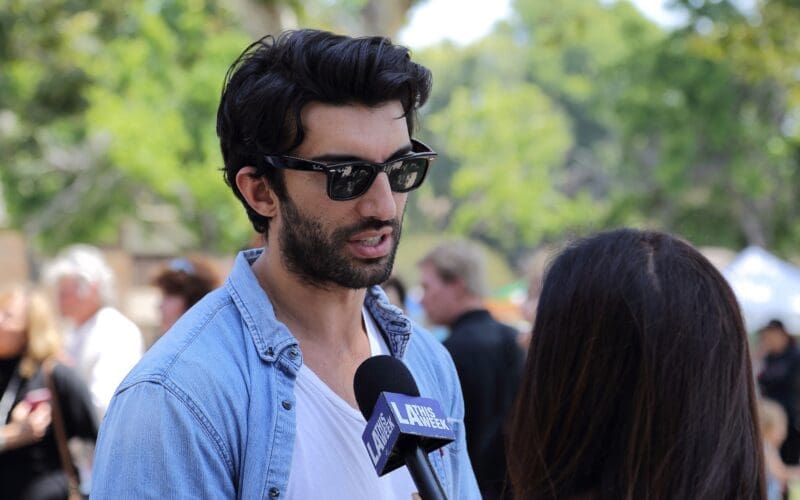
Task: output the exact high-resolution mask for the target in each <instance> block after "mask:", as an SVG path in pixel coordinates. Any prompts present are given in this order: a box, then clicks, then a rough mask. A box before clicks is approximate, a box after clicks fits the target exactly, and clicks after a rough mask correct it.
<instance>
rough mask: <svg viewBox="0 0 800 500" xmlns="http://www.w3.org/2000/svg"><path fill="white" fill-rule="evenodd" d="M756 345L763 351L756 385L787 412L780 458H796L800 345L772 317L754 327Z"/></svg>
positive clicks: (799, 441) (799, 442) (799, 448)
mask: <svg viewBox="0 0 800 500" xmlns="http://www.w3.org/2000/svg"><path fill="white" fill-rule="evenodd" d="M758 347H759V351H761V353H762V354H763V356H764V358H763V362H762V364H761V371H760V372H759V374H758V385H759V388H760V389H761V394H762V395H763V396H764V397H766V398H769V399H772V400H775V401H776V402H778V403H780V405H781V406H782V407H783V409H784V411H786V416H787V429H786V431H787V432H786V439H785V440H784V442H783V445H782V446H781V449H780V452H781V458H782V459H783V461H784V462H785V463H787V464H796V463H798V460H799V459H800V431H799V430H798V428H797V426H798V425H799V424H800V349H798V348H797V345H796V343H795V340H794V338H793V337H792V336H791V335H789V333H788V332H787V331H786V328H785V327H784V326H783V323H782V322H781V321H779V320H772V321H770V322H769V323H768V324H767V325H766V326H764V327H763V328H762V329H761V330H759V331H758Z"/></svg>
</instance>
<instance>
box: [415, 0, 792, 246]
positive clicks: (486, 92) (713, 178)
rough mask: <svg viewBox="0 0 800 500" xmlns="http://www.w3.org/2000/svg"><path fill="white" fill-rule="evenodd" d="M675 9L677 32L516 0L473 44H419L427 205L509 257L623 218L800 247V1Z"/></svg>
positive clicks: (701, 237)
mask: <svg viewBox="0 0 800 500" xmlns="http://www.w3.org/2000/svg"><path fill="white" fill-rule="evenodd" d="M674 4H675V8H680V9H686V10H688V14H689V15H688V19H689V22H688V24H687V26H686V27H684V28H681V29H677V30H675V31H672V32H667V31H664V30H663V29H661V28H659V27H657V26H655V25H654V24H653V23H652V22H650V21H648V20H646V19H645V18H644V17H643V16H642V15H641V14H640V13H638V12H637V11H636V10H635V9H634V8H633V7H632V6H631V5H630V4H628V3H627V2H624V1H619V2H599V1H598V2H586V1H583V0H567V1H565V2H558V3H557V4H553V3H546V2H538V1H535V0H517V1H516V2H515V3H514V10H515V13H514V14H513V15H512V17H511V20H510V21H509V22H508V23H505V24H502V25H500V26H498V27H497V28H496V29H495V30H494V32H493V33H492V35H491V36H489V37H487V38H485V39H483V40H481V41H480V42H478V43H476V44H474V45H473V46H470V47H466V48H463V49H461V48H458V47H455V46H452V45H442V46H439V47H436V48H433V49H429V50H426V51H424V52H423V53H422V54H421V57H422V58H423V60H424V61H425V62H426V63H427V64H428V65H429V66H430V67H431V68H432V69H433V71H434V75H435V81H436V84H435V86H434V96H433V97H432V99H431V103H430V107H429V109H428V115H427V116H426V117H425V118H426V121H425V123H426V126H427V130H426V131H425V133H427V134H429V135H430V136H431V137H432V139H431V142H433V143H434V146H436V147H438V148H439V149H441V150H442V152H443V155H442V158H441V162H439V164H437V165H436V166H435V168H434V169H433V171H432V172H431V176H432V182H431V185H430V186H429V188H428V189H427V191H423V192H422V193H421V194H420V196H419V203H418V205H419V208H420V211H421V212H423V213H428V214H432V217H430V218H432V219H433V220H434V221H436V224H437V226H435V228H436V229H439V230H441V229H445V230H449V231H451V232H456V233H466V234H467V235H470V236H473V237H478V238H481V239H483V240H486V241H490V242H492V243H493V244H495V245H499V246H501V247H502V248H503V249H504V250H505V251H506V252H507V254H508V255H509V256H514V255H518V254H519V253H521V252H522V251H524V249H525V248H526V247H530V246H534V245H538V244H539V243H541V242H543V241H546V240H548V239H553V238H560V237H562V236H563V235H564V234H565V233H570V232H575V231H578V232H581V231H584V230H587V229H598V228H601V227H605V226H615V225H620V224H632V225H640V226H648V227H653V228H660V229H665V230H671V231H676V232H678V233H680V234H683V235H686V236H687V237H689V238H690V239H692V241H695V242H696V243H699V244H714V245H728V246H732V247H734V248H739V247H741V246H742V245H745V244H748V243H749V244H760V245H763V246H767V247H770V248H772V249H773V250H777V251H779V252H783V253H786V252H790V251H791V249H792V248H793V247H794V248H796V247H797V245H798V243H799V242H800V229H798V228H800V196H799V195H798V192H799V191H798V189H800V149H799V148H798V136H800V98H798V95H800V80H799V79H798V77H797V75H798V72H799V71H800V37H797V36H796V33H797V32H796V27H797V26H800V5H798V4H797V2H794V1H789V0H770V1H766V0H765V1H762V2H759V3H758V4H756V6H755V7H754V9H753V10H751V11H748V12H742V11H740V10H738V8H737V7H736V5H735V4H734V3H730V2H725V1H718V2H717V1H714V2H703V1H702V0H686V1H676V2H674ZM499 55H501V56H499ZM537 117H538V118H539V119H540V120H541V123H542V124H543V125H542V126H541V127H540V128H538V129H537V128H536V127H535V126H533V124H532V123H533V121H535V120H536V118H537ZM445 196H451V197H452V203H450V204H445V203H441V199H442V198H443V197H445ZM412 213H414V212H412Z"/></svg>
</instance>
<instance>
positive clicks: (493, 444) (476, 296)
mask: <svg viewBox="0 0 800 500" xmlns="http://www.w3.org/2000/svg"><path fill="white" fill-rule="evenodd" d="M484 268H485V266H484V260H483V255H482V253H481V251H480V249H479V248H478V247H476V246H474V245H472V244H470V243H467V242H463V241H460V242H459V241H455V242H450V243H444V244H442V245H439V246H437V247H436V248H434V249H433V250H432V251H431V252H430V253H428V254H427V255H426V256H425V257H423V259H422V260H421V261H420V262H419V270H420V281H421V284H422V289H423V293H424V295H423V297H422V307H423V308H424V309H425V313H426V314H427V316H428V319H429V320H430V321H431V322H432V323H434V324H437V325H444V326H447V327H449V329H450V336H449V337H448V338H447V339H446V340H445V341H444V345H445V347H447V350H448V351H450V354H451V355H452V357H453V361H454V362H455V365H456V370H457V371H458V377H459V379H460V380H461V388H462V390H463V391H464V408H465V415H464V424H465V427H466V430H467V450H468V452H469V456H470V459H471V461H472V465H473V467H474V469H475V476H476V477H477V479H478V485H479V486H480V490H481V494H482V495H483V498H485V499H494V498H510V497H511V492H510V491H509V490H508V489H507V488H506V487H505V485H506V481H505V478H506V465H505V464H506V462H505V448H504V446H503V442H504V422H505V420H506V415H507V414H508V412H509V411H510V407H511V403H512V402H513V400H514V396H515V394H516V391H517V385H518V381H519V377H520V372H521V369H522V363H523V352H522V350H521V349H520V348H519V346H518V345H517V340H516V336H517V335H516V330H514V329H513V328H511V327H510V326H507V325H504V324H502V323H499V322H498V321H496V320H495V319H494V318H492V316H491V315H490V314H489V311H487V310H486V308H485V307H484V303H483V297H484V290H485V288H486V286H485V284H484V282H485V278H484V274H485V271H484Z"/></svg>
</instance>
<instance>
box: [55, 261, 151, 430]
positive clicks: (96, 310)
mask: <svg viewBox="0 0 800 500" xmlns="http://www.w3.org/2000/svg"><path fill="white" fill-rule="evenodd" d="M46 278H47V281H48V282H50V283H53V284H55V286H56V289H57V294H58V308H59V310H60V312H61V316H62V317H63V318H64V319H65V320H66V322H67V325H66V326H67V327H66V330H65V339H64V340H65V342H64V344H65V345H64V347H65V351H66V354H67V355H68V356H69V357H70V358H71V361H72V363H73V364H74V366H75V368H76V369H77V371H78V373H79V374H80V375H81V377H82V378H83V379H84V381H85V382H86V385H88V387H89V391H90V392H91V395H92V402H93V404H94V406H95V409H96V410H97V415H98V417H99V418H102V417H103V415H104V414H105V411H106V408H107V407H108V403H109V402H110V401H111V396H113V395H114V391H115V390H116V388H117V386H118V385H119V384H120V382H122V379H123V378H125V375H127V373H128V372H129V371H130V370H131V368H133V366H134V365H135V364H136V363H137V362H138V361H139V358H141V357H142V354H143V352H144V342H143V340H142V334H141V332H140V331H139V328H138V327H137V326H136V325H135V324H134V323H133V322H132V321H131V320H129V319H128V318H126V317H125V316H123V314H122V313H121V312H119V311H118V310H117V309H115V308H114V307H113V306H112V304H113V302H114V275H113V273H112V271H111V268H110V267H109V266H108V264H107V263H106V261H105V259H104V258H103V256H102V254H101V253H100V251H99V250H98V249H97V248H94V247H91V246H89V245H73V246H71V247H68V248H66V249H64V250H63V251H62V252H61V253H59V254H58V255H57V256H56V258H55V259H54V260H53V262H52V263H51V264H50V266H49V268H48V269H47V270H46Z"/></svg>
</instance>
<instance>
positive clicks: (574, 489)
mask: <svg viewBox="0 0 800 500" xmlns="http://www.w3.org/2000/svg"><path fill="white" fill-rule="evenodd" d="M756 415H757V413H756V405H755V390H754V385H753V377H752V373H751V367H750V357H749V352H748V345H747V336H746V333H745V329H744V325H743V323H742V318H741V314H740V311H739V307H738V305H737V302H736V298H735V296H734V294H733V292H732V291H731V289H730V287H729V286H728V285H727V283H726V282H725V280H724V278H723V277H722V275H721V274H720V273H719V272H718V271H717V270H716V269H715V268H714V267H713V266H712V265H711V263H709V261H708V260H707V259H706V258H705V257H703V256H702V255H701V254H700V253H699V252H698V251H697V250H695V249H694V248H693V247H692V246H691V245H689V244H687V243H685V242H684V241H681V240H679V239H676V238H674V237H672V236H669V235H666V234H663V233H658V232H653V231H638V230H631V229H622V230H616V231H610V232H605V233H600V234H598V235H596V236H594V237H591V238H588V239H585V240H581V241H578V242H577V243H575V244H573V245H571V246H570V247H568V248H567V249H566V250H564V251H563V252H562V253H561V254H560V255H559V256H558V257H557V258H556V259H555V261H554V262H553V263H552V266H551V267H550V269H549V271H548V273H547V276H546V279H545V282H544V286H543V289H542V294H541V297H540V298H539V306H538V311H537V314H536V321H535V324H534V329H533V336H532V340H531V344H530V351H529V353H528V360H527V365H526V368H525V372H524V374H523V380H522V382H521V384H520V390H519V394H518V398H517V401H516V404H515V408H514V411H513V414H512V416H511V429H510V437H509V443H508V446H507V450H508V451H507V454H508V462H509V475H510V478H511V483H512V487H513V490H514V492H515V494H516V495H517V497H518V498H525V499H550V498H552V499H556V498H558V499H563V498H569V497H571V496H583V495H588V496H590V497H593V498H596V499H615V500H617V499H642V498H647V499H706V498H709V499H712V498H713V499H736V500H741V499H763V498H765V479H764V470H763V459H762V448H761V441H760V437H759V434H758V428H757V421H756V418H757V417H756Z"/></svg>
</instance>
